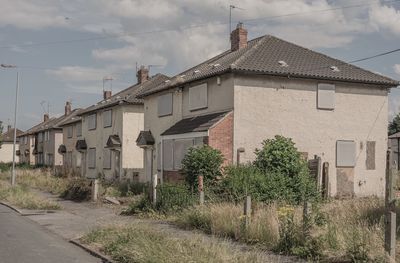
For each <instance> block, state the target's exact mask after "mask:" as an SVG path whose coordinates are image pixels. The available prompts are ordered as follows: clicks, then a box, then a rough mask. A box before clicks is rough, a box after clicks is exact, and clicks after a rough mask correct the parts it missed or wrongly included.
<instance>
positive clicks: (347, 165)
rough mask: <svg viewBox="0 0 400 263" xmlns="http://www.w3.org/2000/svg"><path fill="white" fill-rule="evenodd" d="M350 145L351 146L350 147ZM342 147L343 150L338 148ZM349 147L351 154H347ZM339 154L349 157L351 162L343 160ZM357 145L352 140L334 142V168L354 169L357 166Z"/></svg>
mask: <svg viewBox="0 0 400 263" xmlns="http://www.w3.org/2000/svg"><path fill="white" fill-rule="evenodd" d="M350 144H351V145H350ZM340 147H344V148H342V149H341V148H340ZM350 147H351V150H352V151H354V152H353V153H347V152H346V151H348V150H349V149H350ZM340 154H345V155H351V158H352V160H345V159H344V157H340V156H339V155H340ZM356 156H357V143H356V141H354V140H337V141H336V156H335V157H336V167H337V168H354V167H356V165H357V159H356Z"/></svg>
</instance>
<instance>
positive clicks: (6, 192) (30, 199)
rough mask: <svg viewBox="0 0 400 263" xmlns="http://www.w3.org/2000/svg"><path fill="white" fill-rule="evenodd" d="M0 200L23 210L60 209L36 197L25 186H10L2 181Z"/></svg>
mask: <svg viewBox="0 0 400 263" xmlns="http://www.w3.org/2000/svg"><path fill="white" fill-rule="evenodd" d="M0 200H3V201H7V202H9V203H11V204H13V205H15V206H17V207H19V208H23V209H33V210H57V209H60V206H59V205H58V204H56V203H54V202H51V201H47V200H45V199H43V198H40V197H38V196H36V195H35V194H34V193H32V192H30V191H29V189H28V188H27V187H26V186H23V185H16V186H11V185H10V184H9V183H7V182H4V181H0Z"/></svg>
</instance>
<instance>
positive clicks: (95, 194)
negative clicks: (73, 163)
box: [92, 179, 99, 202]
mask: <svg viewBox="0 0 400 263" xmlns="http://www.w3.org/2000/svg"><path fill="white" fill-rule="evenodd" d="M98 197H99V179H94V180H93V181H92V201H94V202H96V201H97V199H98Z"/></svg>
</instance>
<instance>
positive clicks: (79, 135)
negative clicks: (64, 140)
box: [75, 122, 82, 137]
mask: <svg viewBox="0 0 400 263" xmlns="http://www.w3.org/2000/svg"><path fill="white" fill-rule="evenodd" d="M78 125H79V128H78ZM75 131H76V137H81V136H82V122H77V123H76V124H75Z"/></svg>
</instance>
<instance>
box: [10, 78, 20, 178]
mask: <svg viewBox="0 0 400 263" xmlns="http://www.w3.org/2000/svg"><path fill="white" fill-rule="evenodd" d="M18 91H19V72H18V70H17V87H16V88H15V108H14V143H13V164H12V174H11V185H15V150H16V149H15V148H16V147H15V146H16V143H17V111H18Z"/></svg>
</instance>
